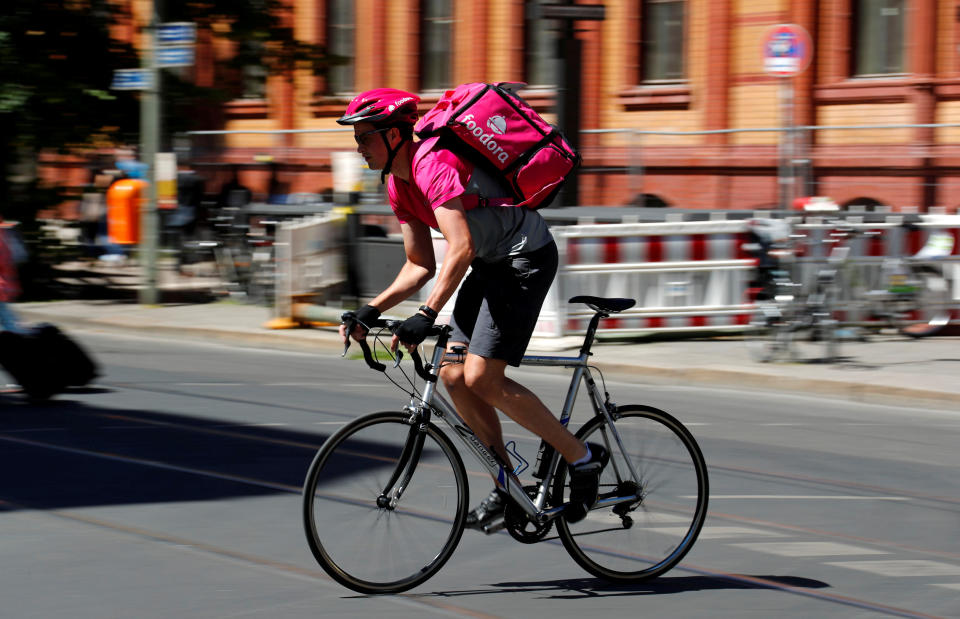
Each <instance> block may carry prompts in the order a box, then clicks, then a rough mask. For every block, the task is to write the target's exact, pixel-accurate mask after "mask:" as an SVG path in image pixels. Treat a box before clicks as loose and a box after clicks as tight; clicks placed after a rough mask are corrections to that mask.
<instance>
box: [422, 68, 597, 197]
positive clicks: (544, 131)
mask: <svg viewBox="0 0 960 619" xmlns="http://www.w3.org/2000/svg"><path fill="white" fill-rule="evenodd" d="M525 85H526V84H520V83H510V82H498V83H496V84H484V83H474V84H463V85H461V86H457V87H456V88H455V89H453V90H448V91H446V92H445V93H443V96H442V97H440V101H438V102H437V104H436V105H435V106H433V108H431V109H430V111H429V112H427V113H426V114H425V115H424V116H423V118H421V119H420V122H418V123H417V126H416V132H417V135H418V136H420V138H421V139H424V138H428V137H433V136H452V137H454V138H456V139H454V140H446V141H445V143H446V144H450V145H452V146H454V150H455V151H456V152H457V153H458V154H463V155H464V156H465V157H466V158H467V159H469V160H470V161H471V162H473V163H474V164H475V165H476V164H478V163H479V164H481V165H485V166H486V167H487V169H488V170H490V171H491V172H494V173H496V174H497V175H498V177H499V178H501V179H502V180H504V181H505V182H506V184H508V185H509V186H510V188H511V190H512V191H513V193H514V196H513V197H514V200H515V204H516V206H525V207H527V208H531V209H538V208H542V207H544V206H547V205H549V204H550V202H551V201H552V200H553V199H554V198H555V197H556V195H557V193H558V192H559V191H560V188H561V187H562V186H563V182H564V181H565V180H566V178H567V177H568V176H569V175H570V174H571V173H572V172H573V170H574V169H575V168H576V167H577V166H578V165H580V154H579V153H577V151H576V150H574V149H573V147H572V146H571V145H570V143H569V142H567V140H566V138H564V137H563V134H561V133H560V130H559V129H557V128H556V127H554V126H553V125H551V124H550V123H548V122H547V121H545V120H544V119H543V118H541V117H540V115H539V114H537V113H536V112H535V111H534V109H533V108H532V107H530V105H529V104H528V103H527V102H526V101H524V100H523V99H521V98H520V97H519V96H518V95H517V94H516V93H515V91H516V90H517V89H519V88H522V87H523V86H525ZM461 145H462V146H464V147H465V148H460V146H461ZM477 155H482V157H478V156H477Z"/></svg>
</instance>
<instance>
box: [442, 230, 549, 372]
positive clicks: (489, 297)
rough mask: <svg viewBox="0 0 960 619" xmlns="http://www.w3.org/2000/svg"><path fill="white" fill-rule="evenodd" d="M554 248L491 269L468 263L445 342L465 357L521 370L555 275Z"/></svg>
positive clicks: (513, 258) (487, 265) (479, 262)
mask: <svg viewBox="0 0 960 619" xmlns="http://www.w3.org/2000/svg"><path fill="white" fill-rule="evenodd" d="M557 265H558V258H557V244H556V243H554V242H551V243H549V244H548V245H545V246H543V247H541V248H540V249H536V250H534V251H532V252H530V253H526V254H520V255H517V256H511V257H508V258H505V259H503V260H501V261H498V262H494V263H490V262H484V261H482V260H480V259H476V260H474V261H473V263H472V264H471V265H470V266H471V268H472V269H471V271H470V274H469V275H467V277H466V278H465V279H464V280H463V284H462V285H461V286H460V292H459V293H458V294H457V300H456V303H455V304H454V306H453V316H452V318H451V319H450V325H451V326H452V327H453V333H451V334H450V342H464V343H466V344H467V345H468V350H469V352H471V353H473V354H475V355H479V356H481V357H485V358H487V359H500V360H502V361H506V362H507V363H508V364H510V365H513V366H517V365H520V360H521V359H522V358H523V355H524V353H525V352H526V350H527V344H529V343H530V337H531V336H532V335H533V330H534V328H535V327H536V325H537V319H538V318H539V317H540V307H541V306H542V305H543V300H544V299H545V298H546V296H547V292H548V291H549V290H550V285H551V284H552V283H553V278H554V277H555V276H556V274H557Z"/></svg>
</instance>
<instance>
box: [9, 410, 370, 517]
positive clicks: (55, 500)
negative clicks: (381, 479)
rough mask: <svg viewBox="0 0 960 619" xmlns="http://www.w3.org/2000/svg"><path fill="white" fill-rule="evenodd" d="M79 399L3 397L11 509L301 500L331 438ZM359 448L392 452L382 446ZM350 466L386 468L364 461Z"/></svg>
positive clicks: (361, 445) (350, 462) (322, 435)
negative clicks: (290, 496) (281, 497)
mask: <svg viewBox="0 0 960 619" xmlns="http://www.w3.org/2000/svg"><path fill="white" fill-rule="evenodd" d="M69 397H70V394H64V395H62V396H60V398H61V399H59V400H53V401H50V402H47V403H44V404H42V405H28V404H26V403H25V402H23V400H22V399H21V398H20V396H12V395H9V394H2V395H0V470H2V471H4V474H3V477H2V484H0V500H3V501H6V502H7V503H8V505H7V509H11V508H12V507H15V506H23V507H27V508H31V509H65V508H71V507H85V506H98V505H118V504H131V503H163V502H176V501H208V500H216V499H222V498H234V497H244V496H257V495H269V494H276V493H285V492H288V493H299V492H300V488H301V486H302V484H303V480H304V476H305V475H306V472H307V468H308V466H309V465H310V462H311V461H312V459H313V457H314V455H315V453H316V451H317V449H318V448H319V447H320V445H321V444H322V443H323V442H324V441H325V440H326V438H327V434H322V433H309V432H298V431H292V430H284V429H279V428H269V427H263V426H257V425H250V424H237V423H230V422H229V421H226V420H214V419H203V418H196V417H189V416H186V415H180V414H176V413H173V412H161V411H150V410H129V409H128V410H124V409H112V408H99V407H94V406H88V405H85V404H82V403H80V402H76V401H70V400H69ZM325 429H326V428H325ZM354 447H357V448H358V449H362V450H363V451H364V452H365V453H372V454H381V455H382V453H383V451H384V450H383V449H382V446H381V445H378V444H360V445H354ZM348 466H349V470H350V471H356V470H357V469H359V468H363V467H385V466H386V464H384V462H383V461H382V458H381V459H373V458H364V457H357V458H354V459H351V460H350V461H349V464H348Z"/></svg>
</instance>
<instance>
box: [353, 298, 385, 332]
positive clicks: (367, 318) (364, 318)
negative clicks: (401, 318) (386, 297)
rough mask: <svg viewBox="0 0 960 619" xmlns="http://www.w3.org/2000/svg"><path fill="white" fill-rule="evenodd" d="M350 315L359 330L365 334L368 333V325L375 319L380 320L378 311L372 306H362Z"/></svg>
mask: <svg viewBox="0 0 960 619" xmlns="http://www.w3.org/2000/svg"><path fill="white" fill-rule="evenodd" d="M350 313H351V314H353V317H354V318H356V320H357V322H358V323H359V326H360V328H361V329H363V331H364V333H365V334H366V333H368V332H369V331H370V325H372V324H373V323H374V322H375V321H376V320H377V318H380V310H378V309H377V308H375V307H374V306H372V305H364V306H363V307H361V308H360V309H358V310H357V311H355V312H350Z"/></svg>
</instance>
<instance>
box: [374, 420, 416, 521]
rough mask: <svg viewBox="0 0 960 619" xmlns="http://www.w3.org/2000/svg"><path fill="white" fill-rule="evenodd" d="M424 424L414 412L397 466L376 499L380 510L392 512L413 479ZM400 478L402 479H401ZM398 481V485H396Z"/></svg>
mask: <svg viewBox="0 0 960 619" xmlns="http://www.w3.org/2000/svg"><path fill="white" fill-rule="evenodd" d="M426 423H427V421H426V420H424V419H423V418H422V417H421V415H420V413H419V412H417V411H414V412H413V414H412V415H411V418H410V430H409V431H408V432H407V440H406V441H405V442H404V444H403V450H402V451H401V452H400V457H399V458H397V465H396V467H395V468H394V470H393V473H391V475H390V479H389V480H387V483H386V484H384V486H383V490H382V491H381V492H380V496H378V497H377V507H379V508H380V509H388V510H393V509H395V508H396V506H397V503H399V502H400V497H401V496H403V492H404V490H406V489H407V487H408V486H409V485H410V480H411V479H412V478H413V472H414V471H415V470H416V469H417V464H419V462H420V455H421V454H422V453H423V443H424V440H425V439H426ZM401 478H402V479H401ZM398 481H399V484H398V483H397V482H398Z"/></svg>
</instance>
